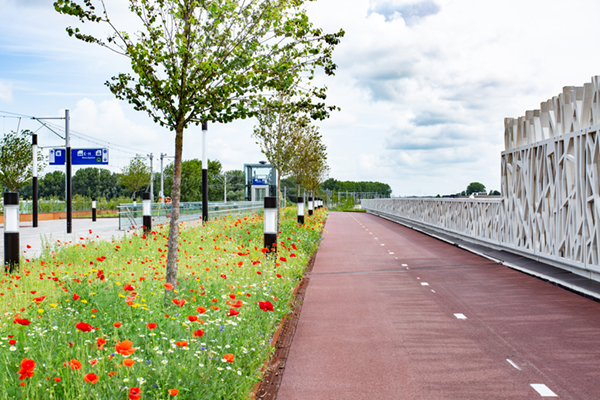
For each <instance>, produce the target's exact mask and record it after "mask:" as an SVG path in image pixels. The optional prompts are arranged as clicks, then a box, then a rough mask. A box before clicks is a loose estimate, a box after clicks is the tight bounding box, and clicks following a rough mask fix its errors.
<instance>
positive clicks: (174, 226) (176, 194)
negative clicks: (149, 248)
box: [165, 124, 183, 305]
mask: <svg viewBox="0 0 600 400" xmlns="http://www.w3.org/2000/svg"><path fill="white" fill-rule="evenodd" d="M182 152H183V124H178V125H177V129H176V131H175V161H174V162H173V184H172V185H171V222H170V224H169V252H168V253H167V283H170V284H171V285H173V287H174V288H175V289H173V290H165V305H170V303H171V299H172V298H173V296H174V295H175V293H174V290H176V289H177V256H178V248H179V199H180V198H181V162H182Z"/></svg>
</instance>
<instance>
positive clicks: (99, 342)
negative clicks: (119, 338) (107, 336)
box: [96, 338, 106, 350]
mask: <svg viewBox="0 0 600 400" xmlns="http://www.w3.org/2000/svg"><path fill="white" fill-rule="evenodd" d="M105 344H106V340H104V339H102V338H98V339H96V345H97V346H98V349H100V350H103V349H104V345H105Z"/></svg>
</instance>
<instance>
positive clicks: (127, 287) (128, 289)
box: [123, 283, 135, 292]
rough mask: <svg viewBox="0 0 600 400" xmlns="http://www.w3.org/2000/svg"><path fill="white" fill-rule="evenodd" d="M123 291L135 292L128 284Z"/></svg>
mask: <svg viewBox="0 0 600 400" xmlns="http://www.w3.org/2000/svg"><path fill="white" fill-rule="evenodd" d="M123 290H124V291H126V292H131V291H134V290H135V288H134V287H133V286H131V285H130V284H129V283H128V284H127V285H125V286H123Z"/></svg>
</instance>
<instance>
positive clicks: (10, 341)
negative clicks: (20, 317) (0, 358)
mask: <svg viewBox="0 0 600 400" xmlns="http://www.w3.org/2000/svg"><path fill="white" fill-rule="evenodd" d="M8 344H10V345H11V346H12V345H13V344H17V341H16V340H15V339H11V340H9V341H8Z"/></svg>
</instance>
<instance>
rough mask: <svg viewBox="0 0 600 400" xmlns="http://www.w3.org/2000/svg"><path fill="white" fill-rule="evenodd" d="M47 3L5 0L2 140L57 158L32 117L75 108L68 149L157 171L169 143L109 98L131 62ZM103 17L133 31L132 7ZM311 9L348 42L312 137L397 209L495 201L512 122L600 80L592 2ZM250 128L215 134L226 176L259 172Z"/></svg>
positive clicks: (324, 4)
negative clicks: (488, 196)
mask: <svg viewBox="0 0 600 400" xmlns="http://www.w3.org/2000/svg"><path fill="white" fill-rule="evenodd" d="M52 3H53V0H0V111H2V112H0V129H1V130H2V134H5V133H6V132H9V131H11V130H16V129H18V128H19V129H31V130H34V131H37V133H38V135H39V139H38V140H39V143H40V146H43V147H46V148H49V147H52V146H60V145H63V144H64V141H63V140H62V139H60V138H59V137H58V136H57V135H56V134H55V133H53V132H51V131H50V130H49V129H47V128H44V127H42V126H41V124H40V123H39V122H38V121H36V120H32V119H30V118H27V117H29V116H35V117H63V116H64V114H65V111H64V110H65V109H68V110H70V113H71V129H72V132H73V138H72V147H73V148H85V147H92V148H93V147H106V146H108V147H109V148H110V164H109V166H108V168H109V169H111V170H113V171H119V170H120V169H121V168H122V167H124V166H125V165H126V164H127V163H128V162H129V160H130V159H131V158H132V157H134V156H135V155H136V154H140V155H143V156H146V155H148V154H150V153H152V154H153V155H154V170H155V171H159V168H160V167H159V159H158V156H159V155H160V154H161V153H164V154H167V155H169V156H172V155H173V153H174V134H173V133H172V132H170V131H168V130H166V129H164V128H161V127H160V126H158V125H156V124H154V123H153V122H152V121H151V120H150V119H149V118H148V117H147V115H146V114H144V113H141V112H136V111H134V110H133V109H132V108H131V106H130V105H128V104H127V103H126V102H123V101H119V100H117V99H115V98H114V96H113V95H112V94H111V93H110V92H109V91H108V88H107V87H106V86H105V85H104V83H105V82H106V81H107V80H108V79H110V77H112V76H114V75H116V74H118V73H119V72H123V71H128V70H129V65H128V62H127V59H125V58H124V57H122V56H119V55H117V54H114V53H112V52H110V51H109V50H106V49H103V48H100V47H98V46H94V45H90V44H87V43H83V42H80V41H78V40H75V39H73V38H70V37H69V36H68V35H67V34H66V32H65V27H67V26H69V25H76V23H75V22H76V21H74V20H73V19H72V18H71V17H67V16H63V15H60V14H58V13H56V12H55V11H54V9H53V7H52ZM107 4H108V10H109V13H110V14H111V15H112V18H113V20H115V21H116V22H118V23H122V24H123V25H121V26H129V25H128V24H129V20H128V18H129V14H128V13H127V11H126V10H125V9H123V6H124V4H126V2H125V1H124V0H108V1H107ZM307 9H308V12H309V16H310V18H311V21H312V22H313V23H314V24H315V25H316V26H319V27H322V28H323V29H324V30H325V31H326V32H335V31H337V30H339V29H344V31H345V32H346V35H345V36H344V38H343V39H342V41H341V43H340V45H339V46H337V47H336V50H335V52H334V55H333V58H334V61H335V62H336V64H337V65H338V68H337V71H336V75H335V76H334V77H327V78H326V79H325V78H322V82H323V83H324V84H326V86H327V87H328V98H327V102H328V103H329V104H333V105H336V106H339V107H341V111H340V112H336V113H333V114H332V116H331V117H330V118H329V119H327V120H325V121H321V122H318V124H317V125H318V126H319V128H320V132H321V134H322V136H323V140H324V142H325V144H326V146H327V153H328V165H329V167H330V173H329V176H330V177H332V178H335V179H337V180H342V181H343V180H352V181H379V182H384V183H387V184H389V185H390V186H391V187H392V190H393V194H394V195H395V196H428V195H433V196H435V195H437V194H442V195H443V194H451V193H457V192H460V191H462V190H465V189H466V187H467V185H468V184H469V183H470V182H481V183H483V184H484V185H485V186H486V188H487V189H488V190H494V189H496V190H499V189H500V159H501V152H502V151H503V150H504V137H503V136H504V118H505V117H519V116H522V115H524V114H525V111H526V110H532V109H537V108H539V107H540V103H541V102H543V101H546V100H548V99H549V98H551V97H552V96H556V95H558V93H560V92H562V88H563V87H564V86H582V85H583V84H584V83H586V82H589V81H590V79H591V77H592V76H594V75H597V74H600V52H599V51H598V49H597V47H598V45H597V15H600V2H598V1H597V0H570V1H568V2H566V1H564V0H518V1H517V0H502V1H490V0H317V1H315V2H311V3H309V4H308V6H307ZM9 113H13V114H9ZM14 114H18V115H21V116H25V117H23V118H21V119H18V118H12V117H14V116H15V115H14ZM47 122H48V123H51V124H53V126H56V127H57V128H61V129H62V128H63V127H64V125H63V124H64V121H61V120H47ZM255 124H256V121H255V120H244V121H237V122H233V123H229V124H212V125H210V126H209V133H208V144H207V154H208V158H209V159H217V160H219V161H221V163H222V165H223V169H224V170H232V169H242V167H243V164H244V163H255V162H257V161H259V160H263V159H265V157H264V155H262V154H261V152H260V148H259V146H258V145H257V144H256V143H255V140H254V139H253V138H252V137H251V133H252V129H253V126H254V125H255ZM55 130H57V129H56V128H55ZM57 132H58V133H59V134H60V133H61V132H59V131H58V130H57ZM201 136H202V134H201V129H200V128H199V127H195V126H193V127H191V128H189V129H188V130H187V131H186V132H185V134H184V159H192V158H198V159H201V157H202V144H201ZM46 151H47V149H46ZM166 163H167V161H165V165H166ZM57 168H58V167H51V166H49V167H47V168H46V169H45V170H44V172H51V171H53V170H55V169H57Z"/></svg>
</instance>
